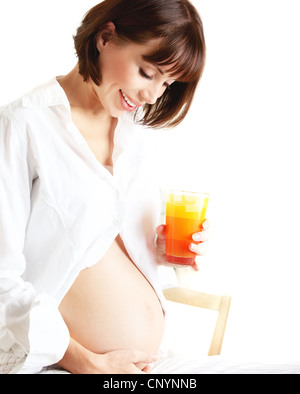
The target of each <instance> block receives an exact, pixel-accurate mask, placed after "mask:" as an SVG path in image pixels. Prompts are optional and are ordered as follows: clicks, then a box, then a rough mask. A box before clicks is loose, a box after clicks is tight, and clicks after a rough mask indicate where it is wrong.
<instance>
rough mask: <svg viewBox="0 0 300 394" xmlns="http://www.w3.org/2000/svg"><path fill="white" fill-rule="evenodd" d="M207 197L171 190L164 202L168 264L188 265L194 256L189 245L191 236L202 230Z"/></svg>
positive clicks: (206, 195)
mask: <svg viewBox="0 0 300 394" xmlns="http://www.w3.org/2000/svg"><path fill="white" fill-rule="evenodd" d="M208 200H209V195H208V194H206V193H193V192H183V191H176V190H172V191H170V192H169V193H167V201H166V259H167V262H169V263H175V264H184V265H190V264H192V263H193V261H194V260H195V257H196V254H195V253H193V252H192V251H190V249H189V245H190V244H191V243H195V241H193V239H192V235H193V234H194V233H196V232H198V231H200V230H201V229H202V227H201V225H202V223H203V222H204V220H205V215H206V209H207V205H208Z"/></svg>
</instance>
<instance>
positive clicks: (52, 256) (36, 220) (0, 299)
mask: <svg viewBox="0 0 300 394" xmlns="http://www.w3.org/2000/svg"><path fill="white" fill-rule="evenodd" d="M155 134H156V132H155V131H153V130H149V129H146V128H143V127H141V126H137V125H135V124H134V122H133V119H132V115H130V114H125V115H124V116H123V117H121V118H120V119H119V121H118V125H117V128H116V131H115V137H114V151H113V164H114V165H113V175H112V174H111V173H110V171H109V170H108V169H106V168H105V167H104V166H102V165H101V164H100V163H99V162H98V161H97V159H96V157H95V156H94V154H93V153H92V151H91V150H90V148H89V146H88V144H87V143H86V141H85V139H84V138H83V136H82V135H81V133H80V132H79V131H78V129H77V128H76V126H75V125H74V123H73V122H72V119H71V110H70V104H69V102H68V99H67V97H66V95H65V93H64V91H63V89H62V88H61V86H60V85H59V83H58V82H57V80H56V79H53V80H51V81H50V82H49V83H47V84H45V85H43V86H41V87H39V88H37V89H35V90H33V91H32V92H30V93H29V94H27V95H25V96H24V97H22V98H21V99H19V100H16V101H15V102H13V103H12V104H9V105H7V106H5V107H4V108H2V109H1V110H0V171H1V173H0V352H1V350H2V351H9V349H11V348H15V347H16V346H19V348H20V349H23V351H24V352H25V353H26V355H27V357H26V360H25V363H24V364H21V365H20V366H19V367H18V366H17V368H16V369H15V371H17V372H19V373H35V372H38V371H39V370H41V369H42V367H43V366H46V365H51V364H53V363H56V362H57V361H59V360H60V359H61V358H62V357H63V355H64V352H65V351H66V349H67V347H68V344H69V340H70V338H69V332H68V329H67V327H66V325H65V323H64V321H63V319H62V316H61V315H60V313H59V311H58V305H59V303H60V301H61V300H62V298H63V297H64V295H65V294H66V293H67V291H68V289H69V288H70V287H71V285H72V284H73V282H74V280H75V279H76V277H77V275H78V274H79V272H80V271H81V270H82V269H84V268H86V267H89V266H92V265H94V264H96V263H97V262H98V261H99V260H100V259H101V257H102V256H103V255H104V254H105V252H106V251H107V249H108V248H109V246H110V245H111V244H112V242H113V240H114V239H115V238H116V236H117V235H118V234H120V235H121V237H122V239H123V242H124V244H125V247H126V249H127V251H128V253H129V255H130V256H131V258H132V260H133V261H134V263H135V264H136V266H137V267H138V269H139V270H140V271H141V272H142V273H143V274H144V275H145V276H146V277H147V278H148V280H149V281H150V283H151V284H152V286H153V288H154V290H155V291H156V292H157V294H158V296H159V298H160V299H161V301H162V303H163V296H162V292H161V289H160V283H159V278H158V275H157V266H156V261H155V227H156V225H157V218H158V216H159V211H160V195H159V187H158V185H157V184H155V182H154V181H153V182H152V179H153V178H154V177H153V171H154V167H153V164H154V156H153V155H152V160H151V157H150V155H148V152H151V149H150V148H151V147H153V146H154V145H153V143H152V142H153V141H154V140H155ZM147 158H149V160H148V159H147Z"/></svg>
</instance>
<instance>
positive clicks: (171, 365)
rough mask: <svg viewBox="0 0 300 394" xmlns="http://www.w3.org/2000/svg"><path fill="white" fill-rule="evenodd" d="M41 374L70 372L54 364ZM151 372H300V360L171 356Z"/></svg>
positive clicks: (158, 363)
mask: <svg viewBox="0 0 300 394" xmlns="http://www.w3.org/2000/svg"><path fill="white" fill-rule="evenodd" d="M41 374H68V372H67V371H64V370H62V369H61V368H59V367H56V366H53V367H49V368H45V369H44V370H43V371H42V372H41ZM151 374H300V362H295V361H292V362H286V361H283V362H280V361H276V362H269V361H247V360H243V361H241V360H229V359H226V358H223V357H222V356H210V357H205V358H197V357H169V358H165V359H161V360H159V361H158V362H157V363H156V364H155V365H154V366H153V369H152V372H151Z"/></svg>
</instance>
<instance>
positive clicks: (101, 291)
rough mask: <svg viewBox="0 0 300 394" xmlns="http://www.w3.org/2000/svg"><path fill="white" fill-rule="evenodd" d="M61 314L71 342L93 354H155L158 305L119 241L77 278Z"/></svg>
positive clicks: (158, 337) (160, 314)
mask: <svg viewBox="0 0 300 394" xmlns="http://www.w3.org/2000/svg"><path fill="white" fill-rule="evenodd" d="M60 311H61V314H62V316H63V318H64V320H65V322H66V324H67V326H68V328H69V331H70V335H71V337H72V338H73V339H75V340H76V341H77V342H79V343H80V344H81V345H83V346H84V347H86V348H87V349H89V350H91V351H93V352H95V353H105V352H107V351H111V350H116V349H138V350H144V351H149V352H156V351H157V350H158V348H159V345H160V342H161V339H162V335H163V330H164V316H163V311H162V308H161V304H160V302H159V300H158V298H157V296H156V293H155V292H154V290H153V288H152V286H151V285H150V284H149V282H148V281H147V280H146V279H145V277H144V276H143V275H142V274H141V272H140V271H139V270H138V269H137V268H136V266H135V265H134V264H133V262H132V261H131V260H130V258H129V257H128V255H127V253H126V250H125V248H124V246H123V244H122V241H121V240H120V238H119V237H118V238H117V239H116V240H115V241H114V243H113V244H112V246H111V247H110V249H109V250H108V252H107V253H106V255H105V256H104V257H103V258H102V259H101V261H99V262H98V263H97V264H96V265H95V266H93V267H91V268H88V269H85V270H83V271H82V272H81V273H80V274H79V276H78V278H77V279H76V281H75V283H74V284H73V286H72V287H71V289H70V290H69V292H68V293H67V294H66V296H65V297H64V299H63V300H62V302H61V304H60Z"/></svg>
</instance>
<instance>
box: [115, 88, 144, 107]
mask: <svg viewBox="0 0 300 394" xmlns="http://www.w3.org/2000/svg"><path fill="white" fill-rule="evenodd" d="M120 97H121V104H122V107H123V108H124V109H125V110H126V111H129V112H132V111H135V110H136V109H137V107H140V106H141V105H140V104H139V103H137V102H136V101H134V100H133V99H131V98H129V97H128V96H126V94H125V93H124V92H123V91H122V90H121V89H120Z"/></svg>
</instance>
